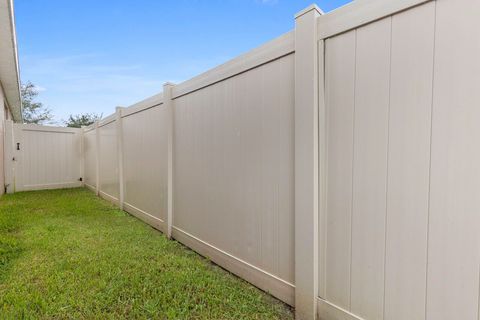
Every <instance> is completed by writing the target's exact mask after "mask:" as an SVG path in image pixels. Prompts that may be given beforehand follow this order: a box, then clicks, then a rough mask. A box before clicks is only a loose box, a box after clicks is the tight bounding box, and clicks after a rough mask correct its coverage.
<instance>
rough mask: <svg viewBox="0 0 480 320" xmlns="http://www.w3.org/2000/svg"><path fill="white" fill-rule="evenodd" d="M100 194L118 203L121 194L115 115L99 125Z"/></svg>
mask: <svg viewBox="0 0 480 320" xmlns="http://www.w3.org/2000/svg"><path fill="white" fill-rule="evenodd" d="M97 134H98V143H99V148H98V163H99V172H98V174H99V194H100V196H102V197H104V198H106V199H108V200H112V201H113V202H115V203H118V197H119V195H120V192H119V191H120V188H119V172H118V152H117V128H116V123H115V115H111V116H109V117H107V118H105V119H104V120H102V121H101V122H100V123H99V125H98V133H97Z"/></svg>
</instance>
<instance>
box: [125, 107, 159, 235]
mask: <svg viewBox="0 0 480 320" xmlns="http://www.w3.org/2000/svg"><path fill="white" fill-rule="evenodd" d="M123 112H124V115H123V118H122V129H123V130H122V131H123V145H124V153H123V159H124V177H125V202H124V208H125V210H126V211H128V212H130V213H132V214H134V215H136V216H138V217H139V218H141V219H143V220H145V221H147V222H148V223H150V224H151V225H153V226H155V227H156V228H157V229H160V230H162V231H164V232H165V223H166V213H167V126H168V123H167V121H168V118H167V117H166V110H165V108H164V106H163V105H162V104H159V105H156V106H147V107H146V108H143V109H142V110H138V109H137V110H136V109H135V108H129V109H124V111H123Z"/></svg>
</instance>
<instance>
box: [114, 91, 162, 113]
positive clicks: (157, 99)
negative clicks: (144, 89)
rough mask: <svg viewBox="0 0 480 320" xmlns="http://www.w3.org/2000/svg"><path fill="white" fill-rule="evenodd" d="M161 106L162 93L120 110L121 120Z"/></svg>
mask: <svg viewBox="0 0 480 320" xmlns="http://www.w3.org/2000/svg"><path fill="white" fill-rule="evenodd" d="M162 104H163V92H160V93H158V94H156V95H153V96H151V97H149V98H147V99H144V100H142V101H139V102H137V103H135V104H132V105H131V106H129V107H127V108H125V109H123V110H122V118H124V117H128V116H130V115H132V114H135V113H138V112H141V111H143V110H146V109H150V108H153V107H156V106H159V105H162Z"/></svg>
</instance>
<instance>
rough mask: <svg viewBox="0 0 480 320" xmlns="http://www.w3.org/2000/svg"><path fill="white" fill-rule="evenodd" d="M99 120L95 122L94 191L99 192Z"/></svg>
mask: <svg viewBox="0 0 480 320" xmlns="http://www.w3.org/2000/svg"><path fill="white" fill-rule="evenodd" d="M98 123H99V121H96V122H95V193H96V194H97V196H98V195H99V194H100V132H99V129H98Z"/></svg>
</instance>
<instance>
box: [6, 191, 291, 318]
mask: <svg viewBox="0 0 480 320" xmlns="http://www.w3.org/2000/svg"><path fill="white" fill-rule="evenodd" d="M21 318H24V319H32V318H34V319H37V318H41V319H42V318H43V319H52V318H54V319H78V318H80V319H121V318H128V319H132V318H141V319H293V314H292V311H291V309H290V308H289V307H288V306H286V305H285V304H283V303H281V302H279V301H278V300H275V299H274V298H272V297H271V296H269V295H267V294H265V293H264V292H262V291H260V290H258V289H257V288H255V287H253V286H251V285H250V284H248V283H247V282H245V281H243V280H241V279H239V278H237V277H235V276H234V275H232V274H230V273H228V272H226V271H225V270H223V269H221V268H220V267H218V266H216V265H214V264H212V263H211V262H209V261H208V260H207V259H205V258H202V257H200V256H199V255H197V254H196V253H194V252H193V251H191V250H189V249H187V248H186V247H184V246H182V245H181V244H179V243H178V242H175V241H170V240H167V239H166V237H165V236H164V235H163V234H161V233H160V232H158V231H156V230H154V229H152V228H151V227H149V226H148V225H146V224H144V223H143V222H141V221H139V220H138V219H136V218H134V217H131V216H129V215H128V214H126V213H124V212H122V211H120V210H118V209H116V208H115V207H114V206H112V205H111V204H109V203H107V202H105V201H103V200H101V199H99V198H96V197H95V195H94V194H92V193H91V192H89V191H87V190H86V189H70V190H54V191H38V192H25V193H17V194H14V195H5V196H3V197H2V198H1V199H0V319H21Z"/></svg>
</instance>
